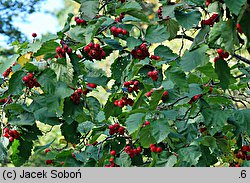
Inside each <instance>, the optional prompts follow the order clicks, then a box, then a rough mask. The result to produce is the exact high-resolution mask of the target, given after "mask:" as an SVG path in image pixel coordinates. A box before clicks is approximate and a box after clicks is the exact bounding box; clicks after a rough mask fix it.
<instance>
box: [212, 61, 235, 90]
mask: <svg viewBox="0 0 250 183" xmlns="http://www.w3.org/2000/svg"><path fill="white" fill-rule="evenodd" d="M215 72H216V73H217V75H218V78H219V80H220V86H221V88H222V89H223V90H225V89H227V88H228V85H229V84H230V78H231V74H230V68H229V67H228V64H227V62H226V61H225V60H222V59H219V60H217V61H216V62H215Z"/></svg>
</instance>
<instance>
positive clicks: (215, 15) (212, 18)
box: [201, 13, 220, 27]
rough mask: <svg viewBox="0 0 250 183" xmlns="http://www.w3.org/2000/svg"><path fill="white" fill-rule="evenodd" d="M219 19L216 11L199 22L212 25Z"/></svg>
mask: <svg viewBox="0 0 250 183" xmlns="http://www.w3.org/2000/svg"><path fill="white" fill-rule="evenodd" d="M219 21H220V15H219V14H217V13H214V14H213V15H212V16H211V17H210V18H209V19H207V20H202V22H201V24H203V25H210V26H211V27H212V26H213V25H214V22H219Z"/></svg>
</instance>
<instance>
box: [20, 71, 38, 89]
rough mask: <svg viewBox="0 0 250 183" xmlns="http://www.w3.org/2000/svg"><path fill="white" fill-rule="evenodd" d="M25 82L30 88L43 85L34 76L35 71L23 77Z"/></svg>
mask: <svg viewBox="0 0 250 183" xmlns="http://www.w3.org/2000/svg"><path fill="white" fill-rule="evenodd" d="M23 82H24V83H25V85H26V86H27V87H29V88H33V87H34V86H35V87H40V86H41V85H40V84H39V83H38V81H37V79H36V78H34V74H33V73H29V74H28V75H27V76H24V77H23Z"/></svg>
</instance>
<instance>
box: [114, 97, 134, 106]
mask: <svg viewBox="0 0 250 183" xmlns="http://www.w3.org/2000/svg"><path fill="white" fill-rule="evenodd" d="M114 105H115V106H118V107H120V108H123V107H124V106H126V105H130V106H133V105H134V100H133V99H131V98H127V97H122V99H120V100H115V101H114Z"/></svg>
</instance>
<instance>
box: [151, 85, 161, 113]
mask: <svg viewBox="0 0 250 183" xmlns="http://www.w3.org/2000/svg"><path fill="white" fill-rule="evenodd" d="M163 92H164V90H155V91H154V92H153V94H152V96H151V101H150V102H149V109H150V110H155V109H156V107H157V106H158V103H159V101H160V100H161V98H162V94H163Z"/></svg>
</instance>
